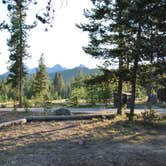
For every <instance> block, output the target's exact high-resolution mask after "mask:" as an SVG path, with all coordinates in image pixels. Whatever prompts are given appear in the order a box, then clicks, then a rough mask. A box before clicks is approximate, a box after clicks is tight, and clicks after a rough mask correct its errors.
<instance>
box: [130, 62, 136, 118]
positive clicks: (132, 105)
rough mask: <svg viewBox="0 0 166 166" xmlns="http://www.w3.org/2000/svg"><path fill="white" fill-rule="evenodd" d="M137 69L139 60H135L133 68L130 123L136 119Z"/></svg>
mask: <svg viewBox="0 0 166 166" xmlns="http://www.w3.org/2000/svg"><path fill="white" fill-rule="evenodd" d="M137 68H138V60H137V59H135V62H134V66H133V74H132V81H131V88H132V89H131V93H132V94H131V105H130V115H129V120H130V121H133V117H134V108H135V92H136V81H137Z"/></svg>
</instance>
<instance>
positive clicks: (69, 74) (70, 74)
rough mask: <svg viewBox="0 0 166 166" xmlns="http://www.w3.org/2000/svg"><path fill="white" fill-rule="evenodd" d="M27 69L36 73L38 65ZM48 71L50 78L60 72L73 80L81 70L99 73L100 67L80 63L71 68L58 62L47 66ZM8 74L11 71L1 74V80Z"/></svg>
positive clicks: (29, 72) (64, 76)
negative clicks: (90, 66) (89, 66)
mask: <svg viewBox="0 0 166 166" xmlns="http://www.w3.org/2000/svg"><path fill="white" fill-rule="evenodd" d="M27 70H28V74H29V75H30V76H31V75H32V74H34V73H35V72H36V70H37V67H34V68H31V69H30V68H28V67H27ZM46 71H47V73H48V76H49V78H50V80H53V79H54V76H55V73H57V72H58V73H60V74H61V75H62V77H63V79H64V81H65V82H68V81H70V80H72V79H73V78H74V77H75V76H76V74H77V73H78V72H79V71H81V72H82V73H83V74H85V75H87V74H97V73H99V69H97V68H92V69H90V68H88V67H86V66H85V65H83V64H80V65H78V66H76V67H74V68H70V69H69V68H66V67H63V66H61V65H60V64H56V65H54V66H53V67H46ZM8 74H9V72H6V73H4V74H1V75H0V80H4V79H6V78H7V76H8Z"/></svg>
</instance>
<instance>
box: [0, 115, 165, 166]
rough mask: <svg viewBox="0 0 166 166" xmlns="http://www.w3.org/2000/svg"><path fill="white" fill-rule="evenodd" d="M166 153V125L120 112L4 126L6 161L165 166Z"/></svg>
mask: <svg viewBox="0 0 166 166" xmlns="http://www.w3.org/2000/svg"><path fill="white" fill-rule="evenodd" d="M5 116H6V117H8V118H9V116H7V115H2V116H1V117H3V118H4V117H5ZM1 121H2V119H1ZM165 156H166V130H165V127H163V126H162V127H160V126H158V127H150V126H147V127H145V126H143V125H142V123H140V122H135V123H129V122H128V121H126V120H125V119H123V120H122V119H121V118H119V117H117V118H115V119H114V120H98V119H92V120H88V121H87V120H86V121H66V122H33V123H27V124H24V125H17V126H11V127H7V128H2V129H0V166H165V165H166V157H165Z"/></svg>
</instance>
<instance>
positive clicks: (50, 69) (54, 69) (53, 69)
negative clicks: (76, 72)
mask: <svg viewBox="0 0 166 166" xmlns="http://www.w3.org/2000/svg"><path fill="white" fill-rule="evenodd" d="M27 69H28V73H29V74H34V73H35V72H36V70H37V67H35V68H32V69H29V68H27ZM66 69H67V68H65V67H62V66H61V65H59V64H56V65H55V66H53V67H46V71H47V73H52V72H59V71H63V70H66Z"/></svg>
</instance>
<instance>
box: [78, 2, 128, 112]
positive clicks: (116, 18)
mask: <svg viewBox="0 0 166 166" xmlns="http://www.w3.org/2000/svg"><path fill="white" fill-rule="evenodd" d="M92 2H93V4H94V7H93V8H92V9H91V10H86V11H85V14H84V15H85V17H86V18H88V19H89V22H88V23H87V24H80V25H78V27H79V28H81V29H82V30H83V31H88V32H89V37H90V42H89V45H88V46H87V47H85V48H84V51H85V52H86V53H88V54H90V55H92V56H93V57H95V58H101V59H104V61H106V62H107V64H109V65H112V64H115V63H117V64H118V72H116V73H117V78H118V109H117V113H118V114H121V113H122V85H123V77H124V72H123V71H124V68H125V67H126V65H125V64H126V62H127V58H126V57H127V50H128V45H127V44H128V40H127V37H128V33H127V31H126V27H125V24H124V23H125V22H124V21H125V19H124V16H123V13H124V12H125V11H126V8H127V7H128V5H129V3H128V2H127V1H125V0H122V1H120V0H116V1H113V0H112V1H111V0H92Z"/></svg>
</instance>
